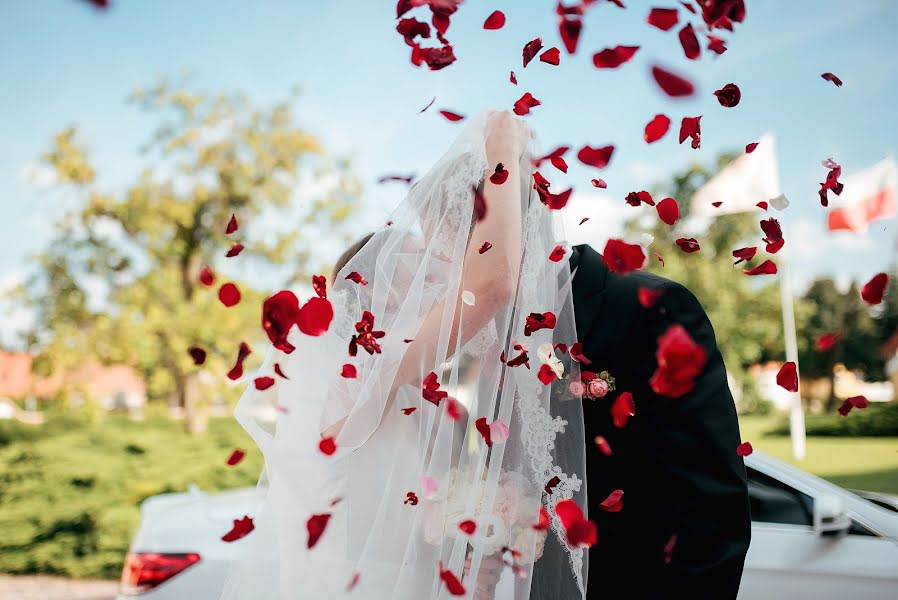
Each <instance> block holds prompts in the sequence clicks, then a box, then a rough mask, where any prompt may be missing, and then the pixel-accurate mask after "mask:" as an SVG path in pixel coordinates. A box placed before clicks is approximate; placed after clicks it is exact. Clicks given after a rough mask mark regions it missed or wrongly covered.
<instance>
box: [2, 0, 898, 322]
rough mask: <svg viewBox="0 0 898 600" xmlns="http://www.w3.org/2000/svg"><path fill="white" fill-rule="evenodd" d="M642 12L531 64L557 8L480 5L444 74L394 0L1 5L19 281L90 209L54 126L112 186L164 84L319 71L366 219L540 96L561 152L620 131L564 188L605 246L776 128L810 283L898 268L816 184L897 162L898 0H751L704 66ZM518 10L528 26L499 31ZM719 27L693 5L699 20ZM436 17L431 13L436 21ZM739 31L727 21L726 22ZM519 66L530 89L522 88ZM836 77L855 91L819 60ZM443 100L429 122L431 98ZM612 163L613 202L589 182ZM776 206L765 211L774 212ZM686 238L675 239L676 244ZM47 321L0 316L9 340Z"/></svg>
mask: <svg viewBox="0 0 898 600" xmlns="http://www.w3.org/2000/svg"><path fill="white" fill-rule="evenodd" d="M627 5H628V9H627V10H620V9H618V8H616V7H615V6H613V5H610V4H609V5H605V4H599V5H597V6H596V7H595V8H594V9H593V10H592V11H591V12H590V13H589V14H588V15H587V17H586V21H585V28H584V33H583V36H582V37H581V40H580V49H579V52H578V54H577V55H576V56H573V57H569V56H567V55H566V53H564V52H562V62H561V66H559V67H552V66H549V65H546V64H541V63H538V62H534V63H532V64H531V65H530V66H529V67H528V68H527V69H522V68H521V64H520V52H521V47H522V46H523V44H524V43H525V42H527V41H529V40H531V39H533V38H535V37H537V36H541V37H542V38H543V42H544V45H545V47H551V46H556V45H557V46H559V47H561V43H560V40H559V39H558V33H557V28H556V26H555V16H554V6H555V3H554V2H553V1H550V0H526V1H524V0H490V1H478V0H468V2H467V3H465V4H464V5H462V7H461V9H460V10H459V12H458V13H457V14H456V15H455V16H454V17H453V20H452V21H453V24H452V27H451V28H450V30H449V38H450V40H451V41H452V42H453V44H454V45H455V48H456V54H457V56H458V57H459V60H458V61H457V62H456V63H455V64H454V65H452V66H450V67H449V68H447V69H444V70H442V71H439V72H429V71H427V70H424V69H416V68H414V67H412V66H411V65H410V64H409V60H408V55H409V52H408V50H409V49H408V47H407V46H406V45H405V44H404V43H403V41H402V39H401V38H400V36H399V35H398V34H397V33H396V32H395V31H394V27H395V23H396V21H395V18H394V17H395V11H394V6H395V2H393V1H376V0H346V1H342V2H327V1H325V2H310V1H300V0H295V1H287V0H280V1H275V0H268V1H266V2H238V1H236V0H192V1H191V2H183V1H182V0H153V1H152V2H147V1H144V2H139V1H135V0H117V1H116V0H113V7H112V8H111V9H110V10H109V11H107V12H105V13H100V12H97V11H95V10H93V9H91V8H90V7H89V6H88V5H87V4H86V3H83V2H79V1H77V0H56V1H54V2H49V1H45V2H29V1H25V0H17V1H7V2H4V3H3V4H2V6H0V23H2V24H3V34H2V35H0V75H2V81H3V83H4V90H5V93H3V94H0V206H2V208H3V216H4V218H3V219H2V222H0V233H2V236H0V240H2V242H0V243H2V248H3V251H2V252H0V288H2V287H4V286H9V285H10V284H11V283H14V282H15V281H17V280H19V279H20V278H21V277H22V276H23V275H24V273H26V272H27V269H28V260H27V256H28V254H29V253H31V252H34V251H36V250H38V249H39V248H40V247H41V246H42V244H43V243H44V242H45V241H46V239H47V234H48V232H49V230H50V225H51V223H52V219H53V217H54V216H55V215H58V214H60V212H61V211H63V210H65V209H66V208H67V207H70V206H72V205H73V204H74V203H75V202H77V198H74V197H71V196H69V195H67V194H66V193H64V192H60V191H57V190H53V189H52V188H50V187H48V186H46V185H40V179H41V178H40V172H39V171H38V176H37V178H36V179H37V181H35V177H34V175H33V174H32V175H30V176H29V175H28V173H34V165H35V164H36V162H37V159H38V157H39V156H40V154H41V153H42V152H43V151H45V150H46V149H47V148H48V147H49V142H50V140H51V136H52V135H53V133H54V132H56V131H58V130H60V129H61V128H64V127H66V126H68V125H72V124H77V125H78V126H79V127H80V128H81V131H82V136H83V139H85V140H86V141H87V143H88V144H89V147H90V149H91V153H92V156H93V160H94V163H95V165H96V166H97V168H98V171H99V172H100V174H101V179H100V184H101V186H102V187H104V188H106V189H109V190H116V189H120V188H121V187H122V186H123V185H125V184H127V183H128V182H129V181H132V180H133V179H134V177H135V175H136V172H137V169H138V168H139V166H140V165H141V162H140V158H139V156H138V155H137V149H138V147H139V146H140V144H141V143H142V142H144V141H146V139H147V135H148V134H149V132H150V131H151V129H152V126H153V122H152V121H150V120H148V119H147V117H146V116H145V115H143V114H141V113H140V112H138V111H137V110H135V109H134V108H133V107H130V106H127V105H126V103H125V98H126V96H127V95H128V93H129V92H131V91H132V90H133V89H135V88H136V87H139V86H145V85H149V84H152V83H154V82H155V81H157V79H158V78H159V77H161V76H170V77H173V78H178V77H186V78H187V79H188V80H189V81H190V82H191V83H192V84H193V85H194V86H196V87H198V88H202V89H210V90H244V91H247V92H248V93H250V94H251V96H252V97H253V98H254V99H255V100H256V101H258V102H262V103H270V102H274V101H276V100H279V99H282V98H284V97H285V96H286V95H287V93H288V91H289V90H290V89H291V88H292V87H294V86H296V85H298V86H299V87H300V88H301V89H302V96H301V99H300V101H299V104H298V107H297V114H298V117H299V119H300V121H301V122H302V123H303V124H305V125H306V126H307V127H308V128H309V129H310V130H312V131H313V132H314V133H316V134H317V135H318V136H319V137H320V139H321V140H322V141H323V142H324V144H325V145H326V146H327V147H328V149H330V150H331V151H332V152H334V153H337V154H340V155H345V156H350V157H352V158H353V161H354V164H355V166H356V169H357V172H358V173H359V175H360V176H361V177H362V178H363V180H364V182H365V184H366V194H365V198H364V206H363V214H364V217H363V218H361V219H359V232H360V233H362V232H364V231H365V230H366V229H367V228H369V227H370V226H372V225H373V224H376V223H381V222H383V220H384V219H385V218H386V216H387V215H388V214H389V211H390V209H391V207H392V206H394V205H395V204H396V203H397V202H398V201H399V200H400V199H401V198H400V197H401V194H402V192H403V190H404V188H403V187H402V186H401V185H396V184H392V185H383V186H379V185H377V184H376V183H375V180H376V179H377V177H378V176H380V175H383V174H385V173H395V172H399V173H406V172H417V173H418V174H422V173H423V172H424V171H426V169H427V167H428V165H429V164H431V163H432V162H433V161H434V160H435V159H436V158H438V157H439V155H440V154H441V152H442V151H443V150H444V149H445V147H446V146H447V144H448V143H449V142H450V141H451V139H452V138H453V137H454V135H455V134H456V133H457V132H458V129H459V127H460V126H461V125H460V124H451V123H448V122H446V121H445V120H443V119H442V118H441V117H439V115H438V114H437V112H436V109H439V108H448V109H452V110H454V111H457V112H460V113H464V114H473V113H474V112H476V111H477V110H479V109H481V108H485V107H499V108H510V107H511V106H512V104H513V102H514V100H516V99H517V98H518V97H519V96H520V95H521V94H522V93H523V92H525V91H530V92H532V93H533V94H534V96H536V97H537V98H539V99H540V100H541V101H542V102H543V105H542V106H540V107H537V108H535V109H534V110H533V112H532V114H531V116H530V117H528V119H529V122H530V124H531V125H532V127H533V128H534V129H536V130H537V132H538V133H539V134H540V137H541V138H542V140H543V144H544V146H546V147H547V148H549V147H554V146H555V145H556V144H561V143H565V144H570V145H571V146H573V147H574V148H575V149H576V148H579V147H580V146H581V145H582V144H585V143H588V144H590V145H593V146H598V145H604V144H607V143H614V144H615V145H616V146H617V150H616V152H615V155H614V158H613V160H612V163H611V165H610V166H609V167H608V168H607V169H605V170H603V171H602V172H601V173H597V172H595V171H594V170H591V169H588V168H584V167H581V166H578V165H575V164H574V163H576V158H575V157H574V152H572V153H571V154H569V155H568V162H569V163H570V164H571V166H572V168H571V170H570V173H569V176H568V177H567V178H566V179H562V178H560V174H553V177H552V180H553V182H557V183H555V185H557V186H558V187H561V186H563V185H565V184H571V185H575V187H576V188H577V189H578V190H579V191H580V192H581V193H580V194H579V197H577V198H576V200H575V201H574V202H572V204H571V205H570V206H569V208H571V209H572V210H571V212H572V213H573V212H576V213H577V218H576V220H579V216H580V215H581V214H583V215H587V214H588V215H589V216H590V218H591V225H589V227H587V226H584V228H582V229H581V230H578V231H576V232H574V235H573V236H572V237H573V238H574V241H588V242H591V243H593V245H595V246H598V247H601V246H603V245H604V243H605V238H606V237H607V236H609V235H613V234H614V233H615V230H616V229H617V228H618V227H619V226H620V223H621V221H622V219H623V218H625V217H626V216H627V214H628V213H627V212H626V209H627V208H629V207H627V206H626V205H625V203H624V202H623V198H624V196H625V195H626V194H627V192H629V191H632V190H639V189H647V188H649V187H651V185H652V184H653V183H654V182H656V181H659V180H661V179H663V178H664V177H665V176H666V175H667V174H669V173H671V172H672V171H674V170H676V169H679V168H682V167H683V166H685V165H688V164H689V163H690V162H691V161H696V160H697V161H702V162H710V161H712V160H713V158H714V157H715V156H716V155H717V153H718V152H720V151H724V150H733V149H740V148H742V147H743V146H744V145H745V144H746V143H748V142H750V141H754V140H756V139H758V138H759V137H760V135H761V134H762V133H764V132H766V131H770V132H773V133H774V134H775V135H776V137H777V144H778V148H779V153H780V160H779V164H780V174H781V181H782V187H783V191H784V192H785V193H786V195H787V196H788V197H789V199H790V200H791V202H792V206H790V207H789V209H787V211H785V212H784V213H780V214H777V215H776V216H777V217H778V218H780V220H781V222H782V224H783V228H784V231H785V235H786V239H787V246H789V249H790V257H791V259H792V264H793V266H792V271H793V272H792V277H793V284H794V285H795V286H796V287H797V288H799V289H801V288H802V287H803V286H804V285H806V283H807V281H809V280H810V279H811V278H812V277H814V276H817V275H824V274H828V275H832V276H835V277H837V278H839V279H840V280H842V281H847V280H848V279H850V278H852V277H854V278H858V279H866V278H868V277H870V276H871V275H873V274H874V273H875V272H877V271H879V270H884V269H887V268H889V266H890V265H891V264H893V262H894V260H895V254H896V228H895V220H889V221H880V222H877V223H875V224H874V225H873V226H872V227H871V230H870V232H869V233H868V234H867V235H866V236H856V235H853V234H838V235H831V234H828V233H826V232H825V230H824V227H823V223H824V219H825V215H824V212H823V210H822V209H821V207H820V205H819V201H818V198H817V194H816V190H817V188H818V185H817V183H818V182H819V181H822V180H823V178H824V177H825V174H826V169H824V168H823V167H822V166H821V165H820V161H821V160H822V159H824V158H826V157H829V156H832V157H834V158H835V159H836V160H837V161H838V162H840V163H841V164H842V165H843V170H844V172H845V173H846V174H850V173H851V172H853V171H855V170H858V169H861V168H863V167H865V166H868V165H871V164H873V163H875V162H877V161H879V160H880V159H882V158H883V157H885V156H886V155H887V154H889V153H892V154H898V137H896V134H898V113H896V111H895V109H894V104H895V103H894V98H896V97H898V41H896V37H895V35H894V31H893V27H894V23H895V22H896V21H898V4H896V3H895V2H891V1H889V0H878V1H877V0H865V1H864V2H850V3H849V2H844V1H840V0H817V1H815V2H783V1H781V0H755V1H751V0H747V5H748V16H747V19H746V22H745V23H743V24H741V25H738V26H737V29H736V33H735V34H727V35H725V36H724V37H726V39H727V40H728V46H729V51H728V52H727V53H725V54H724V55H723V56H720V57H718V56H716V55H714V54H712V53H709V52H707V51H703V54H702V59H701V60H700V61H688V60H687V59H686V58H685V57H684V56H683V52H682V50H681V48H680V46H679V43H678V41H677V38H676V30H674V31H671V32H667V33H665V32H661V31H659V30H657V29H654V28H651V27H649V26H647V25H646V24H645V16H646V14H647V13H648V10H649V7H651V6H679V3H678V2H673V1H659V2H640V1H637V0H629V1H628V2H627ZM495 9H501V10H503V11H505V13H506V14H507V16H508V24H507V25H506V26H505V28H504V29H502V30H500V31H484V30H482V29H481V24H482V22H483V20H484V18H485V17H486V16H487V15H488V14H489V13H490V12H492V11H493V10H495ZM684 17H688V18H689V20H690V21H691V22H693V23H694V24H695V25H696V26H698V24H699V19H697V18H696V17H693V16H692V15H689V14H688V13H686V11H685V10H683V9H682V8H681V10H680V18H681V22H682V21H683V19H684ZM419 18H423V17H420V15H419ZM724 33H726V32H724ZM617 44H624V45H640V46H641V49H640V51H639V52H638V53H637V55H636V57H635V58H634V59H633V61H631V62H630V63H628V64H626V65H624V66H623V67H621V68H619V69H617V70H611V71H608V70H606V71H598V70H596V69H594V68H593V67H592V64H591V56H592V54H593V53H594V52H596V51H598V50H600V49H602V48H605V47H608V46H614V45H617ZM655 61H657V62H660V63H662V64H664V65H667V66H670V67H673V68H675V69H677V70H678V71H680V72H684V73H687V74H688V75H689V76H690V77H691V78H692V79H693V81H695V82H696V83H697V85H698V88H699V93H698V94H697V96H696V97H695V98H693V99H690V100H687V101H683V102H672V101H670V100H669V99H667V98H665V97H663V96H662V95H661V93H660V92H659V91H658V90H657V89H656V88H655V86H654V84H653V83H652V82H651V81H650V79H649V77H648V69H649V65H650V64H651V63H652V62H655ZM510 69H514V70H515V72H516V73H517V76H518V81H519V83H520V85H518V86H513V85H511V84H510V83H509V82H508V72H509V70H510ZM825 71H832V72H834V73H836V74H837V75H838V76H839V77H841V78H842V79H843V81H844V82H845V84H844V86H843V87H842V88H839V89H837V88H835V87H834V86H833V85H832V84H830V83H828V82H825V81H823V80H822V79H821V78H820V74H821V73H823V72H825ZM731 81H732V82H735V83H737V84H738V85H739V86H740V88H741V89H742V93H743V99H742V102H741V103H740V105H739V106H738V107H736V108H733V109H725V108H722V107H721V106H719V105H718V104H717V102H716V100H715V99H714V97H713V95H712V94H711V92H713V91H714V90H715V89H717V88H718V87H721V86H722V85H723V84H725V83H728V82H731ZM434 96H436V103H435V105H434V106H433V107H432V108H431V109H430V110H429V111H428V112H426V113H424V114H423V115H418V114H417V113H418V110H420V109H421V108H422V107H423V106H425V105H426V104H427V103H428V102H429V101H430V99H431V98H432V97H434ZM659 112H663V113H665V114H667V115H669V116H670V117H671V119H672V120H673V121H674V123H675V125H674V128H675V127H676V124H677V123H679V119H680V118H681V117H683V116H693V115H698V114H701V115H704V116H703V119H702V129H703V136H702V147H701V149H699V150H692V149H691V148H689V145H688V143H686V144H684V145H677V143H676V137H675V133H676V132H675V131H672V132H671V133H669V134H668V135H667V137H665V138H664V139H663V140H662V141H660V142H658V143H656V144H652V145H651V146H647V145H646V144H645V143H644V142H643V140H642V130H643V127H644V125H645V123H646V122H648V121H649V120H650V119H651V118H652V116H654V115H655V114H656V113H659ZM596 175H599V176H601V177H603V178H604V179H605V180H606V181H607V182H608V184H609V187H608V190H607V192H606V193H604V194H595V193H594V190H593V189H592V188H591V187H590V186H589V185H588V181H589V179H590V178H592V177H595V176H596ZM759 217H760V215H759ZM668 251H670V250H668ZM23 319H27V315H23V314H22V313H21V311H15V310H12V309H11V308H10V307H8V306H6V307H3V308H2V309H0V340H4V339H8V336H9V333H10V331H11V330H12V329H14V328H15V327H16V326H18V325H20V324H21V323H22V322H23Z"/></svg>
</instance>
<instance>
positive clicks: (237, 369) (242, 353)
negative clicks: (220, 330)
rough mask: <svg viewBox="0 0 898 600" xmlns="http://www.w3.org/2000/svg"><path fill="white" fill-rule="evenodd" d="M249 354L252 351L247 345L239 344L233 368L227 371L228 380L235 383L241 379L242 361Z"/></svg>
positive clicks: (244, 343)
mask: <svg viewBox="0 0 898 600" xmlns="http://www.w3.org/2000/svg"><path fill="white" fill-rule="evenodd" d="M250 353H252V349H251V348H250V347H249V344H247V343H246V342H240V348H239V349H238V350H237V362H235V363H234V366H233V367H231V370H230V371H228V379H230V380H232V381H237V380H238V379H240V378H241V377H243V361H244V360H246V357H247V356H249V355H250Z"/></svg>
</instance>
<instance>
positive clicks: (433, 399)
mask: <svg viewBox="0 0 898 600" xmlns="http://www.w3.org/2000/svg"><path fill="white" fill-rule="evenodd" d="M421 396H422V397H423V398H424V399H425V400H427V401H428V402H430V403H431V404H433V405H434V406H439V405H440V402H441V401H443V400H444V399H445V398H447V397H448V396H449V393H448V392H445V391H442V390H441V389H440V381H439V378H438V377H437V374H436V373H434V372H433V371H431V372H430V373H428V374H427V377H425V378H424V380H423V381H422V382H421Z"/></svg>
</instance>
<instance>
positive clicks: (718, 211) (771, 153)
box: [690, 133, 782, 217]
mask: <svg viewBox="0 0 898 600" xmlns="http://www.w3.org/2000/svg"><path fill="white" fill-rule="evenodd" d="M781 193H782V190H780V173H779V167H778V166H777V162H776V141H775V139H774V137H773V135H772V134H769V133H765V134H764V135H763V136H762V137H761V139H760V140H758V146H757V147H756V148H755V149H754V151H753V152H752V153H751V154H743V155H742V156H740V157H739V158H737V159H736V160H734V161H733V162H731V163H730V164H728V165H727V166H726V167H724V168H723V170H722V171H720V173H718V174H717V175H715V176H714V177H712V178H711V179H710V180H709V181H708V183H706V184H705V185H703V186H702V187H701V188H699V190H698V191H696V192H695V195H694V196H693V197H692V205H691V209H690V216H692V217H716V216H718V215H726V214H731V213H739V212H746V211H750V210H757V204H758V202H769V201H770V199H771V198H775V197H777V196H779V195H780V194H781ZM717 202H719V203H720V206H714V204H713V203H717Z"/></svg>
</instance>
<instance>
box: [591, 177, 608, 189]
mask: <svg viewBox="0 0 898 600" xmlns="http://www.w3.org/2000/svg"><path fill="white" fill-rule="evenodd" d="M591 183H592V186H593V187H597V188H600V189H603V190H604V189H607V188H608V184H607V183H605V180H604V179H593V180H592V182H591Z"/></svg>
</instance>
